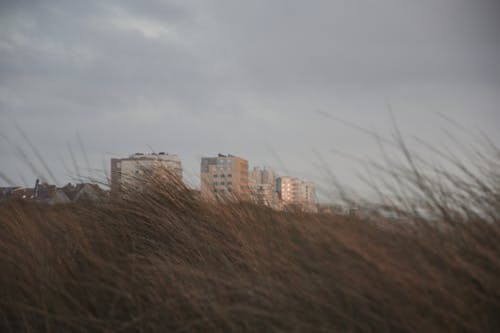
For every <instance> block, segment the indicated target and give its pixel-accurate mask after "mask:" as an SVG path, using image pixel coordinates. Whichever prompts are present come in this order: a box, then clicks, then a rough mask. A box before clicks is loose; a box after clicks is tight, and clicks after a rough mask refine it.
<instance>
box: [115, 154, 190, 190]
mask: <svg viewBox="0 0 500 333" xmlns="http://www.w3.org/2000/svg"><path fill="white" fill-rule="evenodd" d="M145 172H154V173H157V174H158V176H159V177H165V179H168V178H169V177H175V178H177V180H179V181H182V164H181V160H180V158H179V156H177V155H175V154H167V153H164V152H160V153H151V154H143V153H136V154H133V155H130V156H129V157H126V158H112V159H111V192H117V191H120V190H121V189H123V185H124V184H126V183H128V184H134V183H135V182H137V181H139V180H140V176H141V175H143V174H144V173H145Z"/></svg>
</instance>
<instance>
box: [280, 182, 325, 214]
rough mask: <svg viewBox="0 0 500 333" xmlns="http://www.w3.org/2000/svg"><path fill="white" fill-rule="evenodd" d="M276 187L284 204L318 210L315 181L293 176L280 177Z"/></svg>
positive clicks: (313, 210)
mask: <svg viewBox="0 0 500 333" xmlns="http://www.w3.org/2000/svg"><path fill="white" fill-rule="evenodd" d="M276 187H277V191H278V195H279V198H280V199H281V201H282V204H283V206H285V207H286V206H290V207H291V206H295V207H298V208H300V209H303V210H306V211H311V212H316V211H317V207H316V188H315V185H314V183H313V182H310V181H305V180H302V179H298V178H293V177H279V178H278V179H277V180H276Z"/></svg>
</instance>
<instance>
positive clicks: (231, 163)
mask: <svg viewBox="0 0 500 333" xmlns="http://www.w3.org/2000/svg"><path fill="white" fill-rule="evenodd" d="M200 181H201V195H202V197H204V198H217V197H219V198H232V199H234V198H240V199H248V198H249V193H250V190H249V179H248V161H247V160H245V159H243V158H240V157H237V156H233V155H222V154H219V155H218V156H217V157H203V158H202V159H201V170H200Z"/></svg>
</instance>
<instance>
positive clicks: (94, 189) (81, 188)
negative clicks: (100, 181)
mask: <svg viewBox="0 0 500 333" xmlns="http://www.w3.org/2000/svg"><path fill="white" fill-rule="evenodd" d="M60 190H61V191H63V192H64V194H66V196H67V197H68V199H69V200H70V201H71V202H78V201H97V200H99V199H102V198H104V197H105V196H106V192H105V191H103V190H102V189H101V188H100V187H99V185H97V184H91V183H80V184H71V183H68V184H66V185H64V186H63V187H61V188H60Z"/></svg>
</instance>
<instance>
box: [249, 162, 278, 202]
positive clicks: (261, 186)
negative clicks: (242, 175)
mask: <svg viewBox="0 0 500 333" xmlns="http://www.w3.org/2000/svg"><path fill="white" fill-rule="evenodd" d="M250 190H251V193H252V198H253V200H254V202H256V203H257V204H259V205H265V206H269V207H272V208H275V209H277V208H279V207H278V206H279V198H278V192H277V190H276V173H275V172H274V170H272V169H269V168H259V167H254V168H253V170H252V172H251V173H250Z"/></svg>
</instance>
